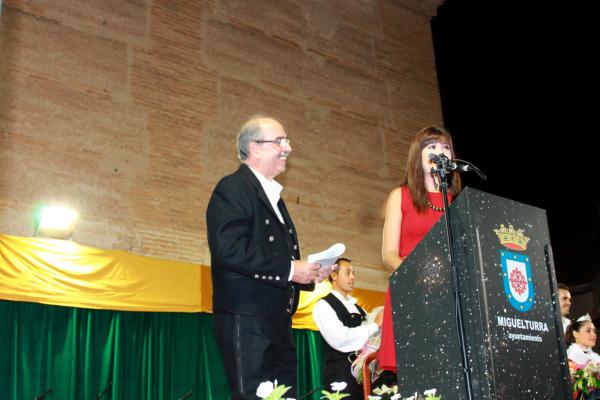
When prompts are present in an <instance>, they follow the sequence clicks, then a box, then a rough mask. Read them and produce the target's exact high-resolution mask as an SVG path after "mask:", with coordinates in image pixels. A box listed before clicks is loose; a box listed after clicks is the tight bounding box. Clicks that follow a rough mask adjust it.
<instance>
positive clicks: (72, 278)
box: [0, 235, 384, 330]
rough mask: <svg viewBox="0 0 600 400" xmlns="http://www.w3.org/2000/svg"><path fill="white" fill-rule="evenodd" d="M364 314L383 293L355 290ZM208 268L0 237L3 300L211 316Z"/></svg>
mask: <svg viewBox="0 0 600 400" xmlns="http://www.w3.org/2000/svg"><path fill="white" fill-rule="evenodd" d="M330 290H331V286H330V284H329V282H322V283H320V284H318V285H317V288H316V289H315V291H314V292H301V297H300V306H299V308H298V311H297V313H296V314H295V315H294V328H300V329H313V330H315V329H316V327H315V325H314V322H313V320H312V307H313V305H314V303H315V302H316V301H317V300H318V299H320V298H321V297H323V296H325V295H326V294H327V293H329V291H330ZM353 295H354V296H355V297H356V298H357V299H358V303H359V304H360V305H361V306H363V308H365V309H366V310H371V309H372V308H373V307H376V306H378V305H383V300H384V293H381V292H374V291H369V290H361V289H356V290H355V292H354V293H353ZM211 296H212V285H211V279H210V267H207V266H202V265H199V264H192V263H184V262H177V261H170V260H162V259H156V258H151V257H145V256H140V255H136V254H132V253H129V252H126V251H122V250H101V249H95V248H92V247H85V246H81V245H79V244H77V243H74V242H72V241H66V240H55V239H42V238H25V237H17V236H9V235H0V299H4V300H12V301H25V302H33V303H43V304H52V305H59V306H68V307H82V308H97V309H107V310H120V311H152V312H211V311H212V302H211Z"/></svg>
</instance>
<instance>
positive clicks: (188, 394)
mask: <svg viewBox="0 0 600 400" xmlns="http://www.w3.org/2000/svg"><path fill="white" fill-rule="evenodd" d="M191 395H192V391H191V390H190V391H189V392H187V393H186V394H184V395H183V396H182V397H180V398H179V399H177V400H185V399H187V398H188V397H190V396H191Z"/></svg>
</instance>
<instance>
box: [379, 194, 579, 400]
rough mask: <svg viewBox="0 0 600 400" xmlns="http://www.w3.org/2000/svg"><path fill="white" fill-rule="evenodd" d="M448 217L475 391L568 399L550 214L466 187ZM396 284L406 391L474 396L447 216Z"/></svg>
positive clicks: (394, 276) (409, 260) (398, 338)
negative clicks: (555, 297)
mask: <svg viewBox="0 0 600 400" xmlns="http://www.w3.org/2000/svg"><path fill="white" fill-rule="evenodd" d="M450 215H451V222H452V230H453V234H454V241H453V246H454V250H455V260H456V265H457V268H458V277H459V288H460V292H461V302H462V313H463V318H464V321H463V324H464V333H465V339H466V340H465V342H466V349H467V355H468V360H469V366H470V371H471V376H470V381H471V385H472V389H473V394H474V398H475V399H478V400H479V399H497V400H502V399H506V400H509V399H510V400H512V399H522V400H525V399H561V400H562V399H565V398H567V397H568V395H569V393H570V392H569V391H570V387H569V386H570V385H569V377H568V368H567V364H566V354H565V346H564V344H563V334H562V324H561V323H560V316H559V314H558V308H557V306H556V304H555V303H554V302H553V293H554V289H553V288H555V287H556V286H555V285H556V280H555V277H554V268H553V265H552V260H551V255H550V240H549V235H548V226H547V222H546V214H545V212H544V211H543V210H541V209H538V208H535V207H531V206H528V205H525V204H521V203H518V202H515V201H511V200H507V199H503V198H501V197H497V196H493V195H490V194H487V193H484V192H480V191H476V190H473V189H469V188H467V189H465V190H464V191H463V193H462V194H461V195H460V196H459V197H458V198H457V199H456V200H455V201H454V202H453V204H452V206H451V207H450ZM390 288H391V295H392V305H393V307H392V309H393V312H392V313H393V318H394V332H395V343H396V358H397V367H398V383H399V389H400V392H401V393H402V394H403V395H405V396H408V395H411V394H413V393H414V392H419V393H422V392H423V391H424V390H428V389H431V388H435V389H437V391H438V393H439V394H441V395H442V396H443V397H442V398H443V399H445V400H449V399H464V398H467V396H466V393H467V389H466V383H465V382H466V380H465V374H464V373H463V366H462V353H461V350H460V346H459V341H458V328H457V320H456V312H455V309H456V302H455V296H454V294H453V285H452V270H451V265H450V261H449V251H448V240H447V230H446V223H445V220H444V217H442V218H441V219H440V221H438V222H437V223H436V224H435V225H434V226H433V227H432V229H431V231H430V232H429V233H428V234H427V236H426V237H425V238H424V239H423V241H422V242H421V243H420V244H419V245H418V246H417V247H416V248H415V250H414V251H413V252H412V253H411V255H410V256H409V257H408V258H407V259H406V260H405V261H404V263H403V264H402V266H401V267H400V268H399V269H398V270H397V271H396V272H395V273H394V274H392V277H391V278H390Z"/></svg>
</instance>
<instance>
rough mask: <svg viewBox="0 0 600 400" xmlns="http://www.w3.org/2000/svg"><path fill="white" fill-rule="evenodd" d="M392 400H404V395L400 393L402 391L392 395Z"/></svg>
mask: <svg viewBox="0 0 600 400" xmlns="http://www.w3.org/2000/svg"><path fill="white" fill-rule="evenodd" d="M390 400H402V396H401V395H400V393H396V394H395V395H393V396H392V397H390Z"/></svg>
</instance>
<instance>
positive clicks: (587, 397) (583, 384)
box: [571, 362, 600, 400]
mask: <svg viewBox="0 0 600 400" xmlns="http://www.w3.org/2000/svg"><path fill="white" fill-rule="evenodd" d="M571 377H572V379H573V392H574V393H579V395H578V396H577V400H591V399H600V390H597V389H598V387H599V384H600V365H598V364H594V363H592V362H589V363H588V364H587V365H586V366H585V367H583V368H578V369H576V370H575V371H574V372H572V373H571Z"/></svg>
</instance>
